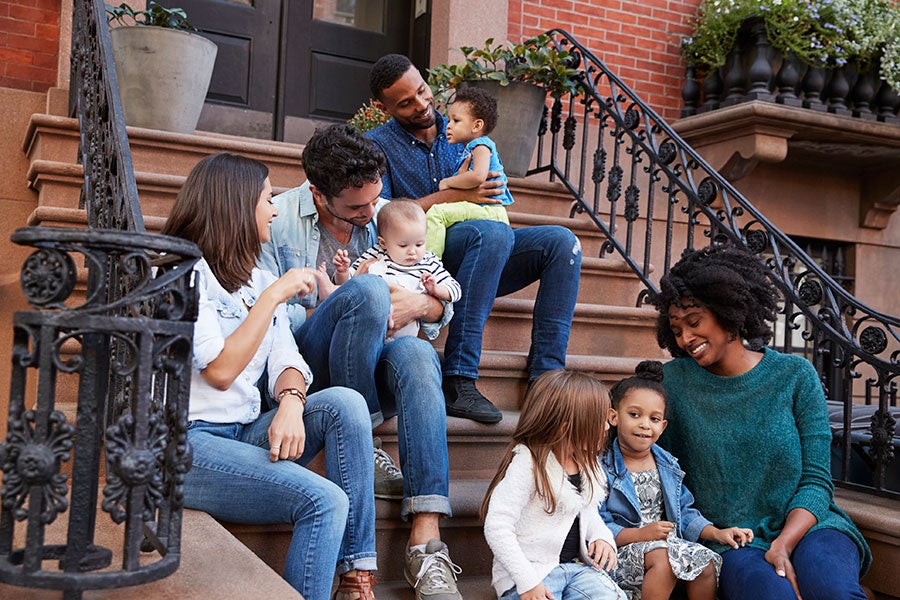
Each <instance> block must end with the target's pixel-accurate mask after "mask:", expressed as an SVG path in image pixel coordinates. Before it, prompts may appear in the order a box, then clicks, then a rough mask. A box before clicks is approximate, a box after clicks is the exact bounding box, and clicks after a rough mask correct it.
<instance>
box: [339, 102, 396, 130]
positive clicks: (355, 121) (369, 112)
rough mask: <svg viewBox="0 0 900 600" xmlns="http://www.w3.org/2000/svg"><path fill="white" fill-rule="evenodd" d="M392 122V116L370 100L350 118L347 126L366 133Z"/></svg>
mask: <svg viewBox="0 0 900 600" xmlns="http://www.w3.org/2000/svg"><path fill="white" fill-rule="evenodd" d="M390 120H391V116H390V115H389V114H387V113H386V112H384V111H383V110H381V109H380V108H378V107H377V106H375V101H374V100H372V99H371V98H370V99H369V101H368V102H366V103H365V104H363V105H362V106H361V107H360V109H359V110H358V111H356V114H354V115H353V116H352V117H350V120H348V121H347V124H349V125H350V126H351V127H354V128H355V129H358V130H359V131H360V132H362V133H365V132H367V131H369V130H371V129H375V128H376V127H379V126H381V125H384V124H385V123H387V122H388V121H390Z"/></svg>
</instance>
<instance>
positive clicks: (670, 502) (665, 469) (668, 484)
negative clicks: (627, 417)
mask: <svg viewBox="0 0 900 600" xmlns="http://www.w3.org/2000/svg"><path fill="white" fill-rule="evenodd" d="M650 451H651V452H652V453H653V458H654V459H656V468H657V469H658V470H659V480H660V484H661V485H662V495H663V504H664V506H665V510H666V512H665V516H666V520H668V521H671V522H673V523H675V527H676V531H677V532H678V535H679V537H681V538H683V539H685V540H688V541H691V542H696V541H697V540H698V539H700V532H701V531H703V528H704V527H706V526H707V525H712V522H711V521H709V520H708V519H707V518H706V517H704V516H703V515H701V514H700V511H698V510H697V509H696V508H694V496H693V494H691V492H690V490H688V489H687V487H685V485H684V471H682V470H681V469H680V468H679V467H678V460H677V459H676V458H675V457H674V456H672V455H671V454H669V453H668V452H666V451H665V450H663V449H662V448H660V447H659V446H657V445H656V444H654V445H653V446H652V447H651V448H650ZM602 462H603V466H604V467H605V468H606V478H607V483H608V484H609V497H608V498H607V499H606V501H605V502H603V503H602V504H601V505H600V515H601V516H602V517H603V521H604V522H605V523H606V525H607V526H608V527H609V529H610V530H611V531H612V532H613V535H614V536H618V535H619V532H620V531H622V530H623V529H625V528H626V527H640V526H641V509H640V504H639V503H638V498H637V491H636V490H635V489H634V481H633V480H632V479H631V474H630V473H629V472H628V469H627V468H626V467H625V459H624V458H622V451H621V450H620V449H619V440H618V439H616V440H615V441H614V442H613V445H612V448H610V449H609V450H607V451H606V453H605V454H604V455H603V458H602Z"/></svg>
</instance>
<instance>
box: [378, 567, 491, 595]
mask: <svg viewBox="0 0 900 600" xmlns="http://www.w3.org/2000/svg"><path fill="white" fill-rule="evenodd" d="M456 583H457V586H458V587H459V593H460V594H461V595H462V597H463V598H465V599H466V600H496V598H497V594H496V593H494V588H493V587H491V578H490V577H470V576H469V575H468V574H467V573H463V574H462V575H461V579H460V580H459V581H457V582H456ZM375 595H376V596H378V600H414V598H415V594H414V593H413V591H412V589H411V588H410V587H409V585H407V584H406V581H388V582H383V581H381V580H379V581H378V585H377V586H376V587H375Z"/></svg>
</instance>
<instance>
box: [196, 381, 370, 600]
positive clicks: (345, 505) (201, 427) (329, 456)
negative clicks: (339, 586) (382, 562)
mask: <svg viewBox="0 0 900 600" xmlns="http://www.w3.org/2000/svg"><path fill="white" fill-rule="evenodd" d="M274 415H275V411H274V410H271V411H268V412H266V413H264V414H262V415H260V417H259V418H258V419H257V420H256V421H254V422H253V423H248V424H246V425H241V424H240V423H207V422H205V421H193V422H192V423H191V426H190V429H189V430H188V440H189V441H190V443H191V446H192V447H193V452H194V462H193V466H192V467H191V470H190V471H188V473H187V475H185V480H184V505H185V506H186V507H188V508H195V509H198V510H202V511H205V512H208V513H209V514H211V515H212V516H214V517H216V518H217V519H222V520H225V521H231V522H233V523H254V524H269V523H291V524H292V525H293V527H294V533H293V537H292V538H291V544H290V547H289V549H288V553H287V557H286V558H285V567H284V578H285V579H286V580H287V581H288V583H290V584H291V585H292V586H294V588H296V589H297V590H299V591H300V593H301V594H303V597H304V598H307V599H308V600H326V599H327V598H328V594H329V592H330V590H331V582H332V579H333V578H334V571H335V565H337V570H338V572H339V573H345V572H346V571H348V570H350V569H361V570H366V571H372V570H375V569H376V568H377V566H376V560H375V498H374V497H373V496H372V486H373V485H374V482H373V477H374V473H373V470H372V452H373V449H372V436H371V433H370V430H369V418H368V415H367V414H366V410H365V404H364V403H363V400H362V398H361V397H360V396H359V394H357V393H356V392H354V391H353V390H348V389H342V388H330V389H328V390H325V391H322V392H318V393H316V394H311V395H310V396H309V398H308V400H307V404H306V410H305V411H304V413H303V423H304V424H305V426H306V445H305V446H304V450H303V456H302V457H301V458H300V459H298V460H297V461H296V462H291V461H285V460H280V461H278V462H274V463H273V462H270V461H269V440H268V433H267V430H268V428H269V425H270V424H271V422H272V418H273V417H274ZM322 449H324V450H325V471H326V475H327V477H328V479H325V478H322V477H321V476H319V475H317V474H315V473H313V472H312V471H310V470H309V469H307V468H306V467H305V465H307V464H309V462H310V461H311V460H312V459H313V458H314V457H315V456H316V455H317V454H318V453H319V452H320V451H321V450H322ZM336 484H337V485H336ZM348 498H349V500H348Z"/></svg>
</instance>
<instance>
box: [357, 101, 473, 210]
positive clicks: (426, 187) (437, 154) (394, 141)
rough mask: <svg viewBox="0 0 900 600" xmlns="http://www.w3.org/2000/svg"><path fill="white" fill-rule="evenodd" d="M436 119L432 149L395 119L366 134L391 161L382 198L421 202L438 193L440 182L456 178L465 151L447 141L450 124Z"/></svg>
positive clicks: (462, 147) (384, 180) (439, 118)
mask: <svg viewBox="0 0 900 600" xmlns="http://www.w3.org/2000/svg"><path fill="white" fill-rule="evenodd" d="M435 115H436V117H437V129H438V134H437V137H436V138H435V139H434V143H433V144H432V145H431V147H429V146H428V144H426V143H425V142H423V141H422V140H419V139H417V138H416V137H415V136H414V135H412V134H411V133H409V132H408V131H406V130H405V129H403V128H402V127H401V126H400V125H399V124H397V121H395V120H393V119H391V120H390V121H388V122H387V123H385V124H384V125H382V126H381V127H378V128H376V129H373V130H372V131H370V132H369V133H368V134H367V135H368V136H369V137H370V138H371V139H372V140H373V141H374V142H375V143H376V144H378V147H379V148H381V151H382V152H384V154H385V156H387V157H388V168H387V172H386V173H385V174H384V177H383V178H382V182H383V183H384V188H383V189H382V191H381V197H382V198H387V199H388V200H392V199H394V198H413V199H418V198H422V197H424V196H428V195H429V194H434V193H435V192H437V191H438V184H440V182H441V179H443V178H445V177H450V176H451V175H455V174H456V165H457V164H458V162H459V157H460V155H461V154H462V152H463V150H464V149H465V147H464V146H463V145H462V144H451V143H450V142H449V141H447V134H446V132H447V120H446V119H445V118H444V117H443V116H442V115H441V114H439V113H437V112H436V113H435ZM423 167H424V168H423Z"/></svg>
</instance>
